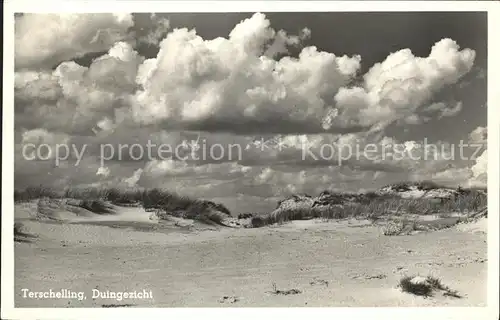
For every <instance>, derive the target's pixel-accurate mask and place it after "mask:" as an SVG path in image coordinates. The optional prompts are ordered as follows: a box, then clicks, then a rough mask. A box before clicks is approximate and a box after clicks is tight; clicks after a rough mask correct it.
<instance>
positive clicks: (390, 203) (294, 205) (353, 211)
mask: <svg viewBox="0 0 500 320" xmlns="http://www.w3.org/2000/svg"><path fill="white" fill-rule="evenodd" d="M421 184H422V186H421V187H422V188H427V189H430V188H437V187H439V186H437V185H435V184H432V183H429V182H426V183H424V182H422V183H421ZM404 185H406V184H404ZM320 198H321V201H314V200H311V199H308V198H306V199H305V200H301V199H295V202H293V201H289V202H284V201H282V202H280V206H279V207H278V208H277V209H275V210H274V211H272V212H271V213H269V214H267V215H263V216H259V217H253V218H252V226H253V227H261V226H264V225H268V224H274V223H278V224H280V223H284V222H286V221H290V220H306V219H311V218H321V219H325V220H330V219H345V218H353V217H354V218H361V219H370V220H373V221H375V220H377V219H378V218H380V217H382V216H391V217H394V216H396V217H397V216H403V215H405V214H414V215H429V214H440V213H443V214H446V213H447V214H449V213H451V212H459V213H473V212H478V211H481V210H483V209H484V208H485V207H486V206H487V194H486V193H485V192H484V191H482V190H475V189H459V191H458V192H457V193H456V195H455V196H452V197H450V198H448V199H439V198H401V197H399V196H398V195H384V194H382V195H378V194H376V193H367V194H360V195H352V194H341V193H339V194H335V195H332V193H329V194H328V195H327V196H326V197H324V196H323V194H322V195H321V196H320ZM329 199H333V203H330V202H329ZM342 199H344V200H342ZM408 223H409V222H408ZM406 227H407V224H405V226H404V228H406ZM404 228H403V229H404ZM388 232H389V233H393V232H395V231H389V230H388Z"/></svg>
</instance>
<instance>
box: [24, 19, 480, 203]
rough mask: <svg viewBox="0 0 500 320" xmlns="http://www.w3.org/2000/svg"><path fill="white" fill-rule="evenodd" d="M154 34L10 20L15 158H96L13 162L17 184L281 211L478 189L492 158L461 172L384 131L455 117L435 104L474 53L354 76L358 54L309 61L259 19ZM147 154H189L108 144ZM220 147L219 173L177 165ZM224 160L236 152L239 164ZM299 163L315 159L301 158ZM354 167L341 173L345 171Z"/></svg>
mask: <svg viewBox="0 0 500 320" xmlns="http://www.w3.org/2000/svg"><path fill="white" fill-rule="evenodd" d="M150 20H151V22H152V24H153V26H152V28H149V29H147V30H145V32H146V33H145V34H142V33H140V32H136V33H135V34H134V33H129V28H130V27H131V26H132V25H133V23H134V22H133V19H132V17H131V16H130V15H122V16H120V17H119V16H116V15H112V14H97V15H93V14H85V15H25V16H22V17H18V18H17V20H16V70H17V72H16V73H15V113H16V118H15V121H16V129H17V131H18V137H17V138H18V139H17V140H16V141H17V142H18V146H17V149H16V152H17V151H19V150H20V149H19V147H20V146H21V144H22V143H28V142H31V143H34V144H40V143H47V144H49V145H54V144H56V143H69V142H71V143H75V144H76V145H78V146H80V147H81V146H82V145H84V144H87V145H88V147H87V150H86V157H85V158H84V159H83V161H82V164H81V165H80V166H78V167H77V168H74V167H72V164H71V162H70V161H67V162H62V163H61V165H60V166H59V167H58V168H54V167H53V166H51V165H50V163H48V162H43V163H40V162H36V163H35V162H27V161H19V162H17V163H16V173H15V174H16V183H17V182H31V183H32V182H34V181H36V183H37V184H38V183H39V182H43V183H49V184H50V183H53V184H55V185H60V186H61V185H62V186H64V185H68V184H76V185H77V184H87V185H95V184H96V183H98V184H99V185H110V186H123V187H165V188H169V189H172V190H174V191H178V192H180V193H183V194H185V193H187V194H189V195H193V196H196V197H223V196H224V195H230V196H231V197H233V198H232V199H233V200H234V197H235V195H238V194H239V195H246V196H250V197H253V198H252V199H255V198H257V199H260V198H259V197H265V198H266V199H267V198H273V199H274V197H278V196H283V195H288V194H291V193H316V192H320V191H322V190H323V189H327V188H334V189H335V188H339V189H343V190H351V191H356V190H357V189H358V188H359V187H360V185H363V187H364V188H365V189H371V188H372V187H374V188H375V187H377V186H379V185H378V184H383V183H390V182H395V181H398V180H399V181H400V180H407V179H409V178H424V177H429V178H431V179H436V180H440V179H441V180H443V181H453V179H455V181H456V180H460V181H462V180H463V181H473V182H474V183H475V182H477V181H485V178H486V158H487V153H486V152H485V153H483V155H481V156H480V157H479V158H478V159H477V161H476V162H470V163H468V166H466V167H459V166H455V164H453V160H451V159H452V158H453V156H452V147H451V146H450V144H449V143H447V142H446V141H437V142H434V145H436V148H435V149H432V148H431V149H425V148H424V142H423V141H417V140H415V141H414V140H411V139H408V141H405V140H398V139H397V137H396V136H393V134H392V133H391V134H389V133H388V132H387V130H385V129H387V127H388V125H389V124H391V123H393V122H397V123H399V124H411V125H413V126H416V125H419V124H422V123H426V122H429V121H430V120H431V119H440V118H443V117H451V116H455V115H459V113H460V111H461V110H462V109H463V105H462V102H449V101H446V102H435V103H432V102H433V101H436V99H435V94H437V93H438V92H439V91H440V90H442V89H443V88H444V87H445V86H448V85H453V84H456V83H458V82H460V81H461V80H462V78H463V77H464V75H466V74H467V73H468V72H469V71H470V70H471V68H472V67H473V64H474V60H475V52H474V50H471V49H467V48H464V49H461V48H460V47H459V45H458V44H457V43H456V42H455V41H453V40H451V39H443V40H441V41H438V42H437V43H436V44H435V45H434V46H433V47H432V48H431V51H430V54H429V55H428V56H427V57H417V56H415V55H414V54H413V53H412V52H411V51H410V50H409V49H402V50H399V51H396V52H394V53H391V54H390V55H389V56H388V57H387V58H386V59H385V60H383V61H381V62H380V63H376V64H375V65H373V66H371V68H370V69H369V70H368V72H366V74H364V75H361V74H360V70H361V61H362V60H361V57H360V56H359V55H356V54H353V55H351V56H346V55H343V56H340V55H336V54H335V53H330V52H325V51H321V50H320V49H318V48H317V47H315V46H306V45H305V43H306V41H307V40H308V39H309V38H310V36H311V30H309V29H307V28H304V29H302V30H301V31H300V32H299V33H298V34H290V33H288V32H286V31H284V30H275V29H273V28H272V26H271V22H270V21H269V20H268V19H267V18H266V16H265V15H264V14H259V13H257V14H255V15H253V16H251V17H250V18H248V19H245V20H243V21H241V22H240V23H239V24H237V25H236V26H235V27H234V28H233V30H232V31H230V32H229V33H228V34H227V35H225V36H224V37H219V38H215V39H203V38H202V37H201V36H200V35H198V34H197V32H196V30H188V29H184V28H180V29H170V25H169V22H168V20H167V19H165V18H160V17H158V16H156V15H152V16H151V17H150ZM42 25H43V26H44V28H45V30H44V28H41V27H40V26H42ZM46 26H50V28H51V30H53V31H52V32H46ZM28 28H29V30H44V34H43V35H42V36H39V35H38V36H37V33H38V31H34V33H33V32H32V33H28V32H27V30H28ZM131 34H133V35H134V36H135V38H136V39H135V40H137V42H139V43H142V44H147V45H153V46H156V45H158V46H159V51H158V53H157V55H156V56H155V57H152V58H150V59H146V58H145V57H143V56H142V55H141V53H140V52H138V51H137V50H139V49H137V48H140V47H141V46H140V45H139V46H138V47H137V48H135V47H134V46H133V42H134V41H129V38H128V37H129V36H130V35H131ZM142 47H143V46H142ZM35 48H41V49H37V50H38V51H37V50H35ZM292 48H293V50H291V49H292ZM93 52H106V53H104V54H102V55H101V56H99V57H97V58H95V59H94V60H93V61H90V62H89V63H87V64H85V65H83V63H82V65H80V64H78V63H77V62H75V61H73V60H74V59H75V58H76V57H81V56H83V55H85V54H87V53H93ZM290 52H293V55H292V54H291V53H290ZM148 57H151V56H148ZM52 67H55V68H53V69H51V68H52ZM486 138H487V136H486V128H482V127H478V128H477V129H475V130H474V131H473V132H472V133H471V134H470V140H471V141H473V142H474V141H476V142H481V143H484V142H485V141H486ZM148 141H150V142H152V143H154V144H156V145H160V144H167V145H169V146H170V147H173V148H175V147H177V146H181V148H180V149H181V152H177V156H176V155H173V154H172V152H170V153H168V152H167V154H166V156H169V155H170V156H171V157H170V158H168V159H159V158H157V156H158V154H157V153H155V151H153V153H152V156H153V159H150V158H147V159H141V160H139V161H138V160H135V159H133V157H132V156H131V154H130V153H128V151H129V150H128V149H125V150H124V153H122V154H121V155H118V154H116V153H115V154H114V155H113V156H112V157H110V159H109V160H107V161H106V162H105V163H102V161H101V160H102V159H99V152H100V150H99V146H102V145H104V144H110V145H112V146H113V147H114V148H115V151H116V148H117V146H118V145H119V144H128V145H129V146H130V145H131V144H138V145H141V146H142V147H143V149H146V147H145V146H146V143H147V142H148ZM215 145H222V146H223V148H224V152H225V153H224V155H222V156H221V157H220V158H217V159H214V157H211V156H208V157H206V156H205V157H201V158H202V159H199V158H198V159H193V158H189V157H188V158H184V159H183V157H184V156H189V155H193V153H192V152H193V151H194V149H196V148H200V147H201V148H202V149H200V150H198V149H196V150H198V152H197V153H195V154H196V155H197V156H201V152H202V151H203V149H204V150H210V148H211V147H213V146H215ZM370 145H372V146H375V150H373V148H371V149H370V147H368V146H370ZM231 146H238V147H239V149H238V148H236V147H233V149H231V150H232V152H233V153H232V154H230V153H229V152H228V151H229V150H230V148H231ZM304 148H307V150H309V151H310V152H311V153H312V154H314V155H316V156H318V157H319V159H313V158H312V157H311V156H310V154H306V158H305V159H304V158H303V149H304ZM366 148H368V149H370V150H372V151H366ZM384 148H385V149H384ZM391 148H392V149H393V151H392V152H391V151H390V150H391ZM401 150H403V151H405V152H406V153H404V154H401V152H400V151H401ZM410 151H411V152H410ZM398 152H399V153H398ZM347 153H350V154H351V155H350V157H348V158H347V159H343V161H342V165H340V163H339V161H338V158H337V156H338V155H344V156H346V155H347ZM19 154H20V153H19ZM163 155H164V156H165V154H163ZM330 155H333V156H332V157H331V158H330V157H329V156H330ZM179 156H180V157H179ZM412 157H413V158H412ZM155 158H156V159H155ZM321 158H323V159H321ZM325 158H326V159H325ZM415 158H420V159H422V158H425V160H424V161H421V160H415ZM70 160H71V159H70ZM42 172H43V173H42Z"/></svg>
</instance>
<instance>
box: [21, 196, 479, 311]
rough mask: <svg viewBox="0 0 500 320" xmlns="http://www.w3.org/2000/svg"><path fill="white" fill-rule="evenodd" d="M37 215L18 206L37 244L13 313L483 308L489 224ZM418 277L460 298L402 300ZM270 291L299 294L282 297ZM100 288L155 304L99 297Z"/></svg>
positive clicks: (29, 247) (28, 249)
mask: <svg viewBox="0 0 500 320" xmlns="http://www.w3.org/2000/svg"><path fill="white" fill-rule="evenodd" d="M32 210H33V204H25V205H17V206H16V221H21V222H22V223H23V225H24V228H25V229H24V230H25V232H26V233H28V234H30V235H33V236H35V237H34V238H30V237H29V236H27V237H26V241H25V242H16V243H15V305H16V307H101V306H103V305H109V304H115V305H130V306H140V307H148V306H151V307H153V306H154V307H201V306H203V307H226V306H227V307H288V306H297V307H304V306H310V307H326V306H332V307H333V306H339V307H340V306H444V305H448V306H485V305H486V287H487V281H486V279H487V250H486V232H485V231H486V229H485V227H486V221H483V222H479V223H475V224H471V225H467V226H460V227H454V228H451V229H446V230H441V231H436V232H430V233H419V234H415V235H410V236H384V235H382V234H381V231H380V227H378V226H374V225H371V224H370V223H368V222H366V221H341V222H323V221H319V220H309V221H294V222H291V223H287V224H285V225H281V226H270V227H264V228H259V229H233V228H224V229H220V228H215V227H205V228H202V227H201V226H197V225H194V228H193V223H192V222H187V223H185V224H184V225H182V224H179V223H177V222H176V221H172V222H168V223H164V224H158V223H157V222H155V221H152V220H149V218H148V213H146V212H143V211H142V210H140V209H137V208H121V209H120V210H119V214H118V215H115V216H108V217H103V216H98V217H87V218H86V219H80V218H79V219H76V218H75V219H74V221H73V220H71V219H69V221H66V222H64V223H61V222H53V221H52V222H51V221H45V222H42V221H32V220H30V215H31V211H32ZM176 224H177V225H176ZM186 225H187V227H186ZM413 274H420V275H423V276H425V275H429V274H430V275H434V276H437V277H439V278H441V280H442V282H443V283H444V284H445V285H447V286H449V287H450V288H451V289H454V290H457V291H458V292H459V293H460V294H462V295H463V298H461V299H457V298H452V297H445V296H441V295H436V296H434V297H430V298H422V297H417V296H413V295H411V294H408V293H403V292H400V291H399V289H397V288H396V285H397V283H398V280H399V279H400V278H401V277H402V276H403V275H413ZM273 284H275V285H276V288H277V289H278V290H290V289H297V290H299V291H300V293H297V294H290V295H275V294H273V293H271V291H272V290H273ZM96 288H97V289H98V290H100V291H106V290H109V291H115V292H123V291H134V290H137V291H140V292H142V291H143V290H146V291H147V292H149V291H150V292H151V293H152V298H151V299H125V300H122V301H117V300H116V299H102V298H95V299H93V298H92V289H96ZM22 289H29V290H30V291H49V290H50V289H52V290H53V291H58V290H61V289H68V290H71V291H74V292H77V291H81V292H84V293H85V295H86V299H84V300H81V301H80V300H78V299H69V298H66V299H32V298H29V297H27V298H24V297H23V292H22ZM224 297H225V298H224Z"/></svg>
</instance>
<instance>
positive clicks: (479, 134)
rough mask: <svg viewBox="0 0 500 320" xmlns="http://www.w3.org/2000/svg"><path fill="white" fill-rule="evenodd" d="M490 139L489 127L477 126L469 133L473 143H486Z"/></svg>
mask: <svg viewBox="0 0 500 320" xmlns="http://www.w3.org/2000/svg"><path fill="white" fill-rule="evenodd" d="M487 139H488V129H487V128H486V127H481V126H479V127H477V128H476V129H474V130H473V131H472V132H471V133H470V134H469V141H470V142H471V143H486V140H487Z"/></svg>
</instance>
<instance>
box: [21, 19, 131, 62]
mask: <svg viewBox="0 0 500 320" xmlns="http://www.w3.org/2000/svg"><path fill="white" fill-rule="evenodd" d="M133 24H134V21H133V18H132V15H131V14H112V13H95V14H94V13H92V14H90V13H82V14H63V13H61V14H30V13H26V14H23V15H22V16H18V17H16V21H15V55H16V58H15V59H16V61H15V63H16V68H49V69H50V68H51V67H53V66H55V65H57V64H58V63H59V62H62V61H66V60H70V59H73V58H76V57H82V56H83V55H85V54H87V53H92V52H102V51H107V50H108V49H109V48H110V47H111V46H112V45H113V44H114V43H115V42H117V41H119V40H123V39H125V38H126V37H127V32H128V29H129V28H130V27H132V26H133Z"/></svg>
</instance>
